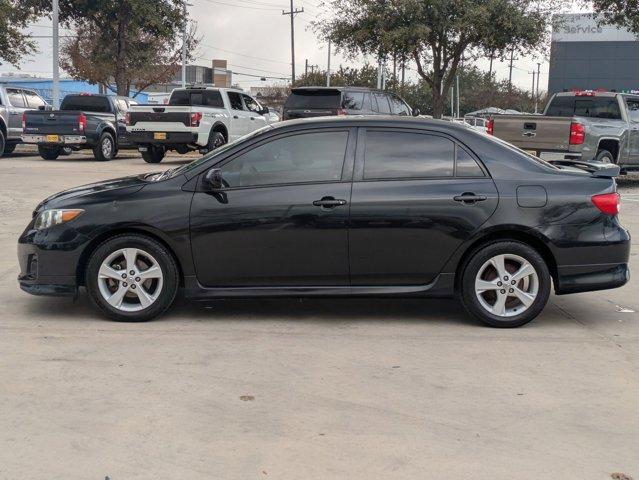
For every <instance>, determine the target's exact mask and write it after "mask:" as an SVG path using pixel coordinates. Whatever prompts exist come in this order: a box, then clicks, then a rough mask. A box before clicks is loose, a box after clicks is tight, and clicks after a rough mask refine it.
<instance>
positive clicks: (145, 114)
mask: <svg viewBox="0 0 639 480" xmlns="http://www.w3.org/2000/svg"><path fill="white" fill-rule="evenodd" d="M129 127H132V129H136V130H153V131H184V130H188V129H190V128H191V107H182V106H151V105H148V106H147V105H141V106H135V107H133V108H132V109H131V110H130V112H129Z"/></svg>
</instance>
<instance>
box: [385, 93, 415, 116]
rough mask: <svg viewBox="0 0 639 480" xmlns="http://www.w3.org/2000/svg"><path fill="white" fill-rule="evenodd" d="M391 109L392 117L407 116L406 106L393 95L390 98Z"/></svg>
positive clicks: (408, 112)
mask: <svg viewBox="0 0 639 480" xmlns="http://www.w3.org/2000/svg"><path fill="white" fill-rule="evenodd" d="M390 101H391V107H392V109H393V112H392V113H393V115H409V114H410V111H409V110H408V105H406V104H405V103H404V102H403V101H402V100H401V99H400V98H399V97H397V96H395V95H391V96H390Z"/></svg>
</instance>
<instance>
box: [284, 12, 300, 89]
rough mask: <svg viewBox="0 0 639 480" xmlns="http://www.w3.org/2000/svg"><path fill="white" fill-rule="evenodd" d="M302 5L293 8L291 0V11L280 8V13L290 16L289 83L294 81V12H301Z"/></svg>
mask: <svg viewBox="0 0 639 480" xmlns="http://www.w3.org/2000/svg"><path fill="white" fill-rule="evenodd" d="M303 11H304V7H302V8H301V10H298V9H295V8H293V0H291V11H290V12H285V11H284V10H282V15H290V16H291V85H292V84H293V83H294V82H295V20H294V19H295V14H296V13H302V12H303Z"/></svg>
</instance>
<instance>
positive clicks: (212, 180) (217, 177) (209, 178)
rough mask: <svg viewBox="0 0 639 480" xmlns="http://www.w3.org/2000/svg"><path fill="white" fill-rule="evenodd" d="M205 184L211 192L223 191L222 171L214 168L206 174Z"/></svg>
mask: <svg viewBox="0 0 639 480" xmlns="http://www.w3.org/2000/svg"><path fill="white" fill-rule="evenodd" d="M204 184H205V185H206V187H207V188H208V189H209V190H220V189H222V187H223V183H222V170H220V169H219V168H212V169H211V170H209V171H208V172H206V175H205V176H204Z"/></svg>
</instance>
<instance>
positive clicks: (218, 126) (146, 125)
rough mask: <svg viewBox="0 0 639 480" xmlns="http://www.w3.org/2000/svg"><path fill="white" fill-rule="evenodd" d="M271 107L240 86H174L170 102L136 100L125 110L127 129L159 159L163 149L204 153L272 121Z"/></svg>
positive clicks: (151, 159)
mask: <svg viewBox="0 0 639 480" xmlns="http://www.w3.org/2000/svg"><path fill="white" fill-rule="evenodd" d="M269 119H270V116H269V110H268V108H267V107H262V106H261V105H260V104H259V103H258V102H257V101H256V100H255V99H254V98H253V97H251V96H250V95H247V94H246V93H244V92H242V91H241V90H237V89H233V88H217V87H188V88H176V89H175V90H173V92H171V97H170V98H169V103H168V105H136V106H134V107H132V108H131V109H130V110H129V112H128V114H127V120H126V123H127V127H126V130H127V134H128V136H129V139H130V141H132V142H134V143H135V144H136V145H138V150H139V151H140V152H142V158H144V161H146V162H148V163H158V162H161V161H162V159H163V158H164V155H165V153H166V152H167V150H175V151H177V152H178V153H181V154H185V153H188V152H190V151H193V150H198V151H199V152H200V153H206V152H209V151H211V150H214V149H215V148H217V147H219V146H221V145H223V144H225V143H227V142H231V141H233V140H236V139H237V138H239V137H242V136H244V135H246V134H247V133H251V132H252V131H254V130H257V129H258V128H261V127H264V126H266V125H268V124H269V122H270V120H269Z"/></svg>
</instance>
